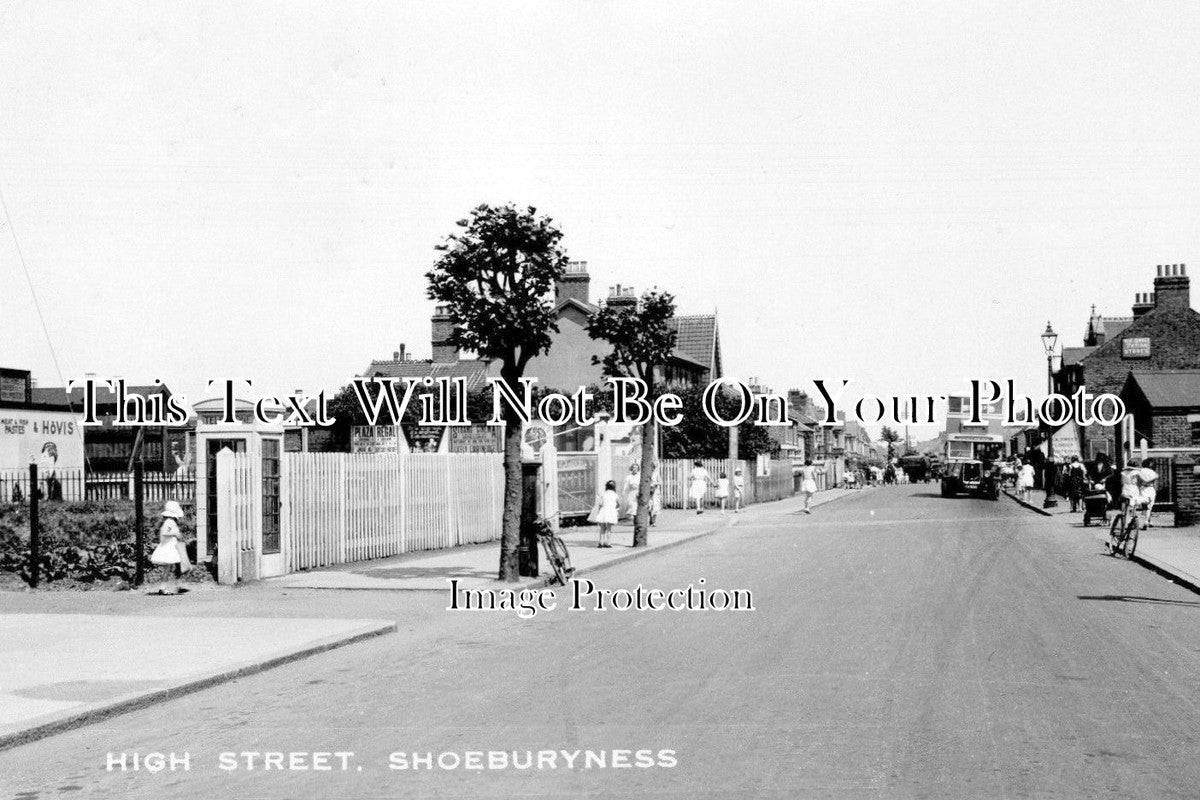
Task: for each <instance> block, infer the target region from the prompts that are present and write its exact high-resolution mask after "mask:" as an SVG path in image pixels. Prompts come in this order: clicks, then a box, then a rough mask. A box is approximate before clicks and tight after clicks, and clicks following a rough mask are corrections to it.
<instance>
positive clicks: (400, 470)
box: [281, 453, 504, 572]
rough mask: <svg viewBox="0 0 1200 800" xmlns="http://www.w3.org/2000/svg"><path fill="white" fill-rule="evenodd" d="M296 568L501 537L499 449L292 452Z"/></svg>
mask: <svg viewBox="0 0 1200 800" xmlns="http://www.w3.org/2000/svg"><path fill="white" fill-rule="evenodd" d="M283 458H284V461H285V466H284V467H283V468H282V483H283V484H285V485H283V486H282V487H281V500H282V502H283V504H284V505H285V506H286V509H285V510H284V511H283V513H282V514H281V522H282V531H283V538H284V553H285V564H286V565H287V569H288V571H289V572H291V571H295V570H302V569H311V568H313V567H322V566H328V565H331V564H339V563H348V562H352V561H364V560H367V559H374V558H386V557H387V556H391V555H395V554H397V553H404V552H410V551H414V550H435V549H440V548H445V547H454V546H456V545H459V544H468V543H477V542H488V541H494V540H496V539H498V538H499V536H500V520H501V505H502V501H503V487H504V470H503V466H502V461H501V456H500V455H498V454H491V453H486V454H465V453H464V454H458V453H455V454H444V453H420V454H405V455H388V454H355V455H349V454H345V453H285V454H284V457H283Z"/></svg>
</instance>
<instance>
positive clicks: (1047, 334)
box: [1042, 321, 1058, 355]
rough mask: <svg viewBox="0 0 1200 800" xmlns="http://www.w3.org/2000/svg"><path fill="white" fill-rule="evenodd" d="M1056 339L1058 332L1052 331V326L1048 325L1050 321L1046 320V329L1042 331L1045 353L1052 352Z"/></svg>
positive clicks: (1051, 353)
mask: <svg viewBox="0 0 1200 800" xmlns="http://www.w3.org/2000/svg"><path fill="white" fill-rule="evenodd" d="M1057 341H1058V334H1057V333H1055V332H1054V328H1051V327H1050V322H1049V321H1047V322H1046V330H1045V331H1044V332H1043V333H1042V346H1043V347H1045V348H1046V355H1053V354H1054V345H1055V343H1056V342H1057Z"/></svg>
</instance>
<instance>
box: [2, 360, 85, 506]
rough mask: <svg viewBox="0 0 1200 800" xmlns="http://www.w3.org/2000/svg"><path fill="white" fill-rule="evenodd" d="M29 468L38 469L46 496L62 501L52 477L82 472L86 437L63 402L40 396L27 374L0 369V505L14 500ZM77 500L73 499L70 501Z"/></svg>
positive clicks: (21, 371) (77, 418) (76, 417)
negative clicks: (17, 484) (45, 484)
mask: <svg viewBox="0 0 1200 800" xmlns="http://www.w3.org/2000/svg"><path fill="white" fill-rule="evenodd" d="M30 464H37V465H38V470H39V481H47V480H49V481H51V483H52V486H50V487H44V491H45V492H46V496H47V497H50V498H52V499H58V498H60V497H61V496H62V495H61V491H56V489H55V488H54V486H56V485H57V483H56V474H57V473H62V472H66V471H77V470H82V469H83V467H84V433H83V426H82V425H80V424H79V415H78V414H76V413H73V412H72V411H71V410H70V409H69V408H67V407H66V403H65V402H56V403H49V402H44V401H43V398H41V397H39V390H38V389H37V388H36V387H35V386H34V383H33V377H32V375H31V373H30V372H29V370H22V369H9V368H3V369H0V502H8V501H9V500H11V499H12V487H13V485H14V481H17V480H19V479H20V478H21V476H23V475H27V474H28V469H29V465H30ZM68 499H75V498H68Z"/></svg>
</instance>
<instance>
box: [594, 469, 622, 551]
mask: <svg viewBox="0 0 1200 800" xmlns="http://www.w3.org/2000/svg"><path fill="white" fill-rule="evenodd" d="M598 501H599V504H600V511H599V513H597V514H596V522H598V523H600V544H599V545H598V546H599V547H612V529H613V525H616V524H617V519H618V515H619V514H620V512H619V511H618V507H619V506H620V504H621V498H620V496H619V495H617V482H616V481H609V482H608V483H606V484H604V493H603V494H601V495H600V497H599V498H598Z"/></svg>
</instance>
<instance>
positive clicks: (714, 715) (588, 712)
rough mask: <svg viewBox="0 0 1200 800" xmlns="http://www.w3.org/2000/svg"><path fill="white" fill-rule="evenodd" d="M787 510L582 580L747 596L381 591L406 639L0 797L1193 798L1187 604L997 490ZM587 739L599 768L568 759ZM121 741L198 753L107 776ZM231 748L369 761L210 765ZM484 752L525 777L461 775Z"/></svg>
mask: <svg viewBox="0 0 1200 800" xmlns="http://www.w3.org/2000/svg"><path fill="white" fill-rule="evenodd" d="M797 508H798V504H797V503H796V502H794V501H787V502H784V503H779V504H774V505H772V506H769V507H763V508H760V509H758V510H756V512H755V513H754V514H750V515H746V517H745V518H743V519H740V520H739V522H740V523H742V524H739V525H737V526H735V527H734V528H732V529H729V530H726V531H722V532H720V533H717V534H715V535H713V536H710V537H707V538H704V539H701V540H697V541H695V542H693V543H689V544H686V545H682V546H679V547H675V548H671V549H669V550H665V551H663V552H661V553H657V554H652V555H648V556H646V557H643V558H638V559H634V560H631V561H626V562H624V563H622V564H619V565H616V566H614V567H612V568H610V569H607V570H604V571H602V572H599V573H596V574H595V575H593V576H591V577H592V579H593V580H594V581H596V583H597V584H600V585H602V586H603V587H604V588H609V589H612V588H618V587H625V588H632V587H634V586H635V585H637V584H639V583H640V584H642V585H643V586H645V587H647V588H661V589H672V588H677V587H686V586H687V584H688V583H695V582H697V581H698V579H700V578H704V579H705V581H706V584H705V585H706V586H708V587H722V588H725V589H747V590H750V591H751V592H752V593H753V602H754V605H755V609H756V610H754V611H723V612H715V611H694V612H670V611H658V612H654V611H641V612H636V611H607V612H604V613H597V612H593V611H567V610H563V609H561V608H560V609H558V610H556V611H554V612H542V613H539V614H538V615H537V616H536V617H534V618H533V619H531V620H522V619H519V618H517V616H516V615H515V614H513V613H512V612H498V611H497V612H456V613H449V612H439V611H438V608H439V607H444V606H445V605H447V603H448V599H449V598H448V594H447V595H441V594H436V595H430V594H418V593H393V594H396V595H397V597H396V598H395V600H394V603H395V607H396V610H397V614H398V615H399V616H400V617H401V618H402V619H403V618H404V617H405V616H406V615H409V614H411V616H412V618H413V619H415V620H419V621H420V622H419V624H414V625H413V626H410V627H409V629H407V630H406V629H405V626H404V625H401V631H402V633H400V634H398V635H393V636H386V637H380V638H378V639H373V640H370V641H367V642H364V643H361V644H357V645H353V646H350V647H347V648H343V649H340V650H336V651H332V652H329V653H325V654H322V655H319V656H316V657H313V658H310V659H306V660H304V661H300V662H297V663H293V664H289V665H286V666H284V667H281V668H278V669H275V670H271V671H269V672H266V673H262V674H259V675H255V676H252V677H248V678H245V679H241V680H237V681H235V682H232V683H229V684H225V685H221V686H217V687H214V688H212V689H208V690H205V691H202V692H200V693H197V694H194V695H189V696H185V697H181V698H178V699H175V700H172V701H170V702H167V703H163V704H160V705H157V706H155V707H152V708H149V709H146V710H144V711H139V712H136V713H131V714H127V715H124V716H121V717H117V718H114V719H111V720H108V721H107V722H104V723H101V724H98V725H93V726H90V727H87V728H83V729H80V730H77V731H72V732H69V733H65V734H61V735H57V736H54V737H51V738H49V739H45V740H42V741H39V742H34V743H32V744H29V745H25V746H22V747H19V748H16V749H13V750H9V751H6V752H0V786H2V787H3V789H4V791H3V792H0V798H7V797H12V798H21V800H35V798H37V799H42V798H51V797H60V796H62V797H114V798H125V797H153V798H174V797H218V796H220V797H239V798H276V797H278V798H284V797H351V798H357V797H363V798H367V797H370V798H385V797H386V798H400V797H555V798H558V797H604V798H611V797H631V798H632V797H638V798H644V797H662V798H666V797H679V798H703V797H714V798H715V797H721V798H726V797H779V798H819V797H834V798H860V797H883V798H897V797H901V798H908V797H914V798H915V797H922V798H925V797H936V798H943V797H944V798H954V799H955V800H960V799H961V798H985V797H987V798H992V797H994V798H1012V797H1037V798H1044V797H1055V798H1073V797H1079V798H1087V799H1088V800H1096V798H1107V797H1112V798H1129V797H1152V798H1171V797H1179V798H1183V797H1187V798H1194V797H1196V795H1197V786H1200V759H1197V758H1196V753H1197V752H1200V733H1198V732H1197V731H1200V708H1198V703H1197V700H1196V697H1197V693H1196V687H1197V686H1198V685H1200V624H1198V623H1200V596H1198V595H1196V594H1193V593H1191V592H1189V591H1187V590H1184V589H1182V588H1180V587H1178V586H1176V585H1174V584H1172V583H1171V582H1169V581H1167V580H1165V579H1163V578H1162V577H1160V576H1158V575H1156V574H1154V573H1152V572H1149V571H1147V570H1146V569H1143V568H1141V567H1139V566H1137V565H1135V564H1131V563H1128V562H1125V561H1123V560H1118V559H1113V558H1110V557H1108V556H1106V555H1104V554H1103V553H1102V552H1101V548H1100V545H1099V544H1098V543H1097V542H1096V541H1095V540H1094V537H1093V534H1092V533H1085V532H1082V531H1071V530H1065V529H1064V528H1063V526H1062V525H1061V523H1059V522H1056V521H1055V520H1051V519H1047V518H1044V517H1041V516H1037V515H1034V514H1031V513H1029V512H1028V511H1025V510H1023V509H1021V508H1020V507H1018V506H1017V505H1016V504H1014V503H1011V502H1009V501H1006V500H1001V501H999V502H991V501H987V500H977V499H969V498H961V499H942V498H940V497H938V496H937V487H936V486H934V485H932V484H929V485H916V486H904V487H889V488H880V489H868V490H864V491H862V492H860V493H857V494H855V495H854V496H852V497H847V498H844V499H842V500H839V501H837V502H835V503H832V504H829V505H827V506H824V507H822V508H819V509H817V511H816V512H815V513H814V514H812V515H811V516H805V515H800V514H797V513H796V509H797ZM360 594H363V593H360ZM366 594H372V595H376V596H375V597H372V598H370V599H367V598H364V600H363V602H371V603H374V604H376V605H375V606H373V607H372V608H371V610H370V612H369V613H368V614H365V615H370V616H378V614H379V612H378V608H377V604H378V603H379V602H380V601H379V598H378V594H379V593H366ZM563 594H564V593H562V592H560V595H563ZM338 602H339V603H345V602H351V603H352V602H353V601H345V600H342V599H339V600H338ZM565 602H566V598H565V597H562V596H560V604H565ZM281 624H285V623H284V622H283V621H281ZM589 749H590V750H593V751H597V752H596V755H598V754H599V751H605V752H604V755H605V763H606V766H605V767H603V768H601V767H598V766H592V767H590V768H582V767H583V764H584V759H585V758H586V755H585V754H582V753H581V754H580V755H579V756H577V757H576V760H575V762H574V764H575V767H576V768H574V769H569V768H566V766H565V764H564V761H565V760H566V756H563V755H561V751H564V750H565V751H567V752H568V753H573V752H574V751H576V750H580V751H586V750H589ZM543 750H544V751H551V750H553V751H558V752H559V754H558V755H556V756H555V766H554V768H551V767H549V766H548V763H543V768H542V769H537V768H536V767H537V761H538V755H537V751H543ZM616 750H630V751H633V752H631V753H630V754H629V755H628V756H627V758H628V759H629V761H630V762H631V763H635V762H636V760H637V759H638V755H637V753H636V751H638V750H648V751H650V755H649V756H644V755H643V756H642V760H643V761H644V760H650V761H652V762H653V764H654V765H653V766H648V767H641V766H637V765H636V763H635V765H634V766H630V767H615V766H613V760H614V758H615V759H616V760H617V761H622V760H624V758H625V756H621V755H616V754H615V753H614V751H616ZM109 751H113V752H122V751H124V752H126V753H129V754H132V753H133V752H138V753H142V754H145V753H147V752H151V751H156V752H174V753H176V754H182V753H185V752H186V753H189V754H190V769H189V770H188V771H174V772H172V771H167V770H164V771H160V772H157V773H151V772H147V771H138V772H119V771H115V772H107V771H106V770H105V759H106V754H107V753H108V752H109ZM242 751H255V752H258V751H280V752H291V751H296V752H300V753H311V752H313V751H318V752H324V751H339V752H353V754H354V755H353V756H351V757H347V766H348V769H347V770H345V771H343V770H341V769H340V768H338V767H340V759H339V757H331V758H330V759H328V762H327V763H331V764H333V765H335V768H334V769H332V770H330V771H320V772H314V771H311V770H306V771H300V770H295V771H292V770H283V771H280V770H271V771H263V770H262V769H261V762H259V768H257V769H255V770H254V771H247V770H245V769H244V768H240V769H238V770H233V771H226V770H221V769H220V768H219V767H218V764H219V760H218V759H219V754H220V753H222V752H233V753H237V752H242ZM476 751H478V752H481V753H482V755H481V756H480V758H481V759H482V763H483V764H484V765H485V766H486V764H487V760H488V758H489V756H488V755H487V752H488V751H507V752H508V756H507V758H508V759H510V760H511V758H512V757H513V756H512V753H513V751H517V758H518V759H521V760H523V759H525V758H526V755H525V754H526V752H527V751H534V755H533V756H532V758H533V759H534V767H533V768H530V769H515V768H512V767H511V761H510V765H509V768H507V769H481V770H475V769H470V770H468V769H465V768H464V765H463V759H465V758H466V757H467V756H466V753H468V752H476ZM660 751H673V752H672V753H671V754H670V755H664V754H663V753H662V752H660ZM396 752H404V753H407V754H410V755H409V756H408V758H409V766H410V767H411V766H412V761H411V754H412V753H414V752H416V753H420V754H425V753H432V754H433V758H434V762H435V768H433V769H421V770H418V771H414V770H413V769H411V768H410V769H406V770H391V769H389V757H390V754H392V753H396ZM443 753H449V754H452V755H453V757H448V756H443V763H444V764H446V765H449V764H451V763H453V762H454V760H455V758H457V759H458V761H459V763H458V766H457V768H456V769H442V768H437V767H436V762H437V759H438V757H439V755H440V754H443ZM672 762H674V763H673V765H672ZM238 763H239V764H244V761H239V762H238ZM297 763H306V764H311V763H312V757H311V756H305V757H303V760H302V761H300V762H297ZM396 763H399V762H396ZM593 763H594V762H593Z"/></svg>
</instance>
